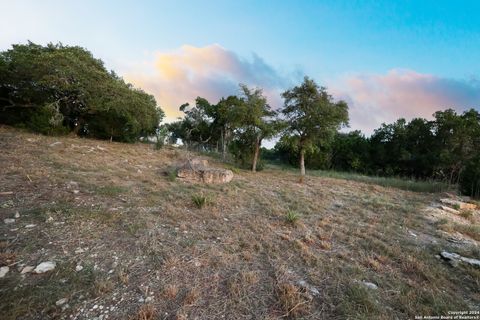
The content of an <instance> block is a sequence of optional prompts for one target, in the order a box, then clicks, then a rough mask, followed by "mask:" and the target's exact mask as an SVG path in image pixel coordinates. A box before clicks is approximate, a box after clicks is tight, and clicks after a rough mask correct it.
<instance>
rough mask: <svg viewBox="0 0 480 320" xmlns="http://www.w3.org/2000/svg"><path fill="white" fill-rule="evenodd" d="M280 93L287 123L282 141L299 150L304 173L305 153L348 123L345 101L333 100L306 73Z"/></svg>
mask: <svg viewBox="0 0 480 320" xmlns="http://www.w3.org/2000/svg"><path fill="white" fill-rule="evenodd" d="M282 96H283V98H284V100H285V104H284V107H283V109H282V110H281V112H282V114H283V116H284V118H285V122H286V125H287V126H286V130H285V133H284V136H283V143H284V144H287V143H288V144H289V145H290V146H291V147H292V149H294V150H295V151H297V150H298V153H299V157H300V168H301V170H302V172H301V173H302V175H304V174H305V172H304V157H305V154H306V153H312V152H315V151H316V150H317V148H318V146H325V145H327V144H328V143H329V141H330V140H331V139H332V138H333V136H334V134H335V133H336V131H337V130H338V129H339V128H340V127H341V126H342V125H347V123H348V106H347V104H346V103H345V102H344V101H338V102H334V101H333V97H332V96H331V95H330V94H328V92H327V90H326V89H325V88H324V87H319V86H318V85H317V84H316V83H315V82H314V81H313V80H311V79H309V78H308V77H305V78H304V81H303V83H302V84H300V85H299V86H296V87H293V88H292V89H290V90H287V91H285V92H284V93H283V94H282Z"/></svg>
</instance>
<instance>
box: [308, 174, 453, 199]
mask: <svg viewBox="0 0 480 320" xmlns="http://www.w3.org/2000/svg"><path fill="white" fill-rule="evenodd" d="M308 174H310V175H312V176H319V177H328V178H334V179H344V180H353V181H359V182H363V183H368V184H375V185H379V186H382V187H391V188H397V189H402V190H408V191H414V192H430V193H434V192H443V191H451V190H454V189H455V187H453V186H451V185H449V184H448V183H445V182H439V181H419V180H410V179H405V178H398V177H375V176H365V175H361V174H357V173H351V172H338V171H324V170H313V171H309V172H308Z"/></svg>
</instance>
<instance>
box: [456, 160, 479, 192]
mask: <svg viewBox="0 0 480 320" xmlns="http://www.w3.org/2000/svg"><path fill="white" fill-rule="evenodd" d="M459 185H460V191H461V192H462V193H463V194H465V195H468V196H471V197H473V198H477V199H478V198H480V156H478V155H477V156H476V157H475V158H473V159H471V160H470V161H468V162H467V164H466V165H465V168H464V169H463V171H462V173H461V174H460V181H459Z"/></svg>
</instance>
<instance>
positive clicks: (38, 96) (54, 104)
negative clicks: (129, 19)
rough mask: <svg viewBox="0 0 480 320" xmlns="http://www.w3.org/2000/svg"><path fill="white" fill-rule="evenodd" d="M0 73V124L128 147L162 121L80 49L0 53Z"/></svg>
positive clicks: (21, 48) (33, 47)
mask: <svg viewBox="0 0 480 320" xmlns="http://www.w3.org/2000/svg"><path fill="white" fill-rule="evenodd" d="M0 69H1V72H0V119H1V120H0V122H1V123H5V124H10V125H16V126H24V127H28V128H30V129H31V130H33V131H36V132H41V133H44V134H58V133H63V132H68V131H74V132H75V133H78V134H81V135H86V136H91V137H96V138H101V139H113V140H118V141H134V140H136V139H138V138H139V137H141V136H146V135H150V134H153V133H154V132H155V129H156V128H157V126H158V124H159V122H160V121H161V119H162V118H163V111H162V110H161V109H160V108H158V107H157V105H156V102H155V99H154V98H153V96H151V95H149V94H146V93H145V92H143V91H142V90H139V89H135V88H133V87H132V86H131V85H130V84H127V83H125V82H124V81H123V79H121V78H120V77H118V76H117V75H116V74H115V73H114V72H109V71H107V70H106V69H105V67H104V65H103V62H102V61H101V60H99V59H95V58H94V57H93V56H92V54H91V53H90V52H89V51H87V50H85V49H83V48H81V47H70V46H64V45H62V44H56V45H54V44H49V45H47V46H41V45H37V44H34V43H32V42H29V43H28V44H26V45H13V47H12V49H10V50H7V51H3V52H1V53H0Z"/></svg>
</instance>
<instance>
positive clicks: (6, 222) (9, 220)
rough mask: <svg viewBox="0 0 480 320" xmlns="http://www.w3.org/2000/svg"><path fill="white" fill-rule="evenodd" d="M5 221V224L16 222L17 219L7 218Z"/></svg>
mask: <svg viewBox="0 0 480 320" xmlns="http://www.w3.org/2000/svg"><path fill="white" fill-rule="evenodd" d="M3 222H4V223H5V224H11V223H15V219H10V218H7V219H3Z"/></svg>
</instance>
